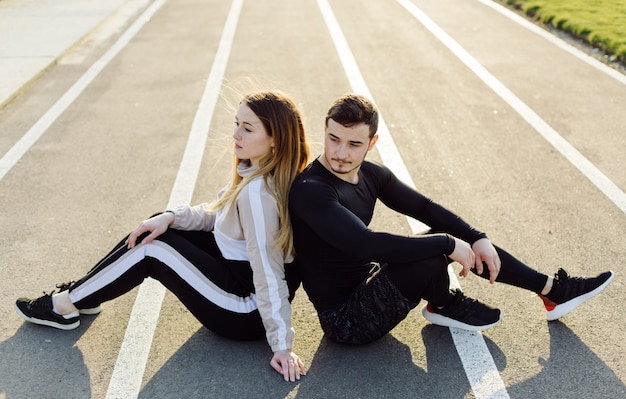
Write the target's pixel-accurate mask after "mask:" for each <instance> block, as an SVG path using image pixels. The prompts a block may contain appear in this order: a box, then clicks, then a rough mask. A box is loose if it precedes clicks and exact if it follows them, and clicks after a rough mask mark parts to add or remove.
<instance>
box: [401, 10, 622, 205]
mask: <svg viewBox="0 0 626 399" xmlns="http://www.w3.org/2000/svg"><path fill="white" fill-rule="evenodd" d="M396 1H397V2H398V3H399V4H400V5H401V6H403V7H404V8H405V9H406V10H407V11H408V12H409V13H411V14H412V15H413V16H414V17H415V18H416V19H417V20H418V21H419V22H420V23H422V25H424V26H425V27H426V28H427V29H428V30H429V31H430V32H431V33H432V34H433V35H434V36H435V37H436V38H437V39H438V40H439V41H441V42H442V43H443V44H444V45H445V46H446V47H447V48H448V49H449V50H450V51H451V52H452V53H453V54H454V55H455V56H456V57H457V58H459V60H461V62H463V63H464V64H465V65H466V66H467V67H468V68H469V69H470V70H471V71H472V72H474V74H475V75H476V76H478V77H479V78H480V79H481V80H482V81H483V82H484V83H485V84H486V85H487V86H488V87H489V88H490V89H491V90H492V91H493V92H494V93H496V94H497V95H498V96H500V98H502V100H504V102H506V103H507V104H508V105H509V106H510V107H511V108H512V109H513V110H514V111H515V112H517V113H518V114H519V115H520V116H521V117H522V118H523V119H524V120H525V121H526V122H527V123H528V124H529V125H531V126H532V127H533V128H534V129H535V130H536V131H537V133H539V134H540V135H541V136H542V137H543V138H544V139H546V140H547V141H548V142H549V143H550V144H552V146H553V147H554V148H555V149H556V150H557V151H559V152H560V153H561V155H563V156H564V157H565V159H567V160H568V161H569V162H570V163H571V164H572V165H574V167H576V168H577V169H578V170H579V171H580V172H581V173H582V174H583V175H584V176H585V177H587V178H588V179H589V180H590V181H591V182H592V183H593V184H594V185H595V186H596V187H597V188H598V189H599V190H600V191H602V192H603V193H604V195H606V196H607V198H609V200H611V202H613V203H614V204H615V205H616V206H617V207H618V208H619V209H620V210H621V211H622V212H623V213H626V193H624V192H623V191H622V190H621V189H620V188H619V187H618V186H617V185H616V184H615V183H613V182H612V181H611V180H610V179H609V178H608V177H606V175H604V173H602V172H601V171H600V170H599V169H598V168H596V166H595V165H594V164H592V163H591V162H590V161H589V160H588V159H587V158H585V156H584V155H582V154H581V153H580V152H579V151H578V150H577V149H576V148H575V147H574V146H573V145H571V144H570V143H569V142H568V141H567V140H565V139H564V138H563V137H561V135H559V133H558V132H557V131H556V130H554V129H553V128H552V127H551V126H550V125H549V124H548V123H547V122H546V121H544V120H543V119H541V117H540V116H539V115H538V114H537V113H535V112H534V111H533V110H532V109H531V108H530V107H529V106H528V105H526V104H525V103H524V102H523V101H522V100H521V99H520V98H518V97H517V96H516V95H515V94H514V93H513V92H512V91H511V90H509V89H508V88H507V87H506V86H505V85H504V84H502V82H500V81H499V80H498V79H497V78H496V77H495V76H493V75H492V74H491V73H490V72H489V71H487V69H486V68H485V67H483V66H482V65H481V64H480V63H479V62H478V60H476V59H475V58H474V57H472V56H471V55H470V53H468V52H467V51H466V50H465V49H464V48H463V47H461V45H459V44H458V43H457V42H456V41H455V40H454V39H453V38H452V37H451V36H450V35H448V34H447V33H446V32H445V31H444V30H443V29H441V28H440V27H439V26H438V25H437V24H436V23H435V22H434V21H433V20H432V19H430V18H429V17H428V16H427V15H426V14H424V12H422V10H420V9H419V8H417V6H416V5H415V4H413V3H411V2H410V1H409V0H396Z"/></svg>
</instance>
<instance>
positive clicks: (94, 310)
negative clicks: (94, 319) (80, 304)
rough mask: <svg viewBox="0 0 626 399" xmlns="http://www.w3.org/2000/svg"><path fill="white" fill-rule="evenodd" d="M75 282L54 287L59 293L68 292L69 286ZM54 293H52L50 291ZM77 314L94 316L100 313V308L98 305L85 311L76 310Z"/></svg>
mask: <svg viewBox="0 0 626 399" xmlns="http://www.w3.org/2000/svg"><path fill="white" fill-rule="evenodd" d="M75 282H76V281H74V280H72V281H68V282H67V283H61V284H57V285H56V287H57V288H58V289H59V292H62V291H65V290H68V289H69V288H70V286H71V285H72V284H74V283H75ZM52 292H54V291H52ZM78 312H79V313H80V314H87V315H94V314H98V313H100V312H102V307H101V306H100V305H98V306H96V307H94V308H86V309H78Z"/></svg>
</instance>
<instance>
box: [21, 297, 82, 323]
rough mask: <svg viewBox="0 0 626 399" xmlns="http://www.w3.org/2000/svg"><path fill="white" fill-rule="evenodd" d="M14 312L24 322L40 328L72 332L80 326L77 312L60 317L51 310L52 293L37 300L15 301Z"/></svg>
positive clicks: (22, 299) (23, 299) (24, 299)
mask: <svg viewBox="0 0 626 399" xmlns="http://www.w3.org/2000/svg"><path fill="white" fill-rule="evenodd" d="M53 292H54V291H53ZM15 311H16V312H17V314H18V315H20V316H21V317H22V318H23V319H24V320H26V321H30V322H31V323H35V324H41V325H42V326H49V327H55V328H59V329H61V330H73V329H75V328H77V327H78V326H79V325H80V320H79V318H78V312H72V313H70V314H66V315H60V314H58V313H56V312H55V311H54V310H52V293H50V294H45V295H44V296H42V297H39V298H37V299H29V298H19V299H18V300H17V301H15Z"/></svg>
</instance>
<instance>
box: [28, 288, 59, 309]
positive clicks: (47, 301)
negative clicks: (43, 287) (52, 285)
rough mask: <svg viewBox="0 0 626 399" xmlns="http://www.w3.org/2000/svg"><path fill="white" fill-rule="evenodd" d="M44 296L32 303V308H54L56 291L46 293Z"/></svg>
mask: <svg viewBox="0 0 626 399" xmlns="http://www.w3.org/2000/svg"><path fill="white" fill-rule="evenodd" d="M43 294H44V295H43V296H42V297H40V298H37V299H35V300H34V301H31V302H30V306H32V307H34V308H46V309H47V308H50V307H52V294H54V291H52V292H51V293H49V294H48V293H46V292H45V291H44V293H43Z"/></svg>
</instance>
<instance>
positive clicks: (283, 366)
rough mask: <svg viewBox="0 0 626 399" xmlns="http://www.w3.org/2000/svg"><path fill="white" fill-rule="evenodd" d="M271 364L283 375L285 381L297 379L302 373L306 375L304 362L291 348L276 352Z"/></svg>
mask: <svg viewBox="0 0 626 399" xmlns="http://www.w3.org/2000/svg"><path fill="white" fill-rule="evenodd" d="M270 365H271V366H272V368H273V369H274V370H276V372H277V373H280V374H282V375H283V377H284V378H285V381H296V380H299V379H300V375H306V369H305V368H304V363H302V361H301V360H300V358H299V357H298V355H296V354H295V353H293V352H292V351H291V349H287V350H284V351H276V352H274V356H273V357H272V360H271V361H270Z"/></svg>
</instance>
